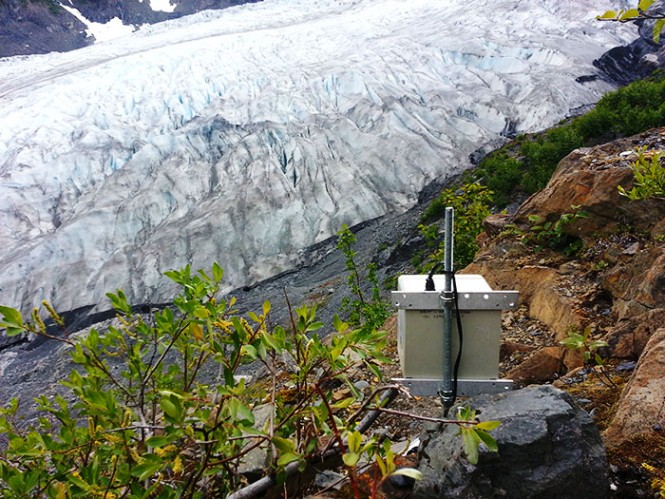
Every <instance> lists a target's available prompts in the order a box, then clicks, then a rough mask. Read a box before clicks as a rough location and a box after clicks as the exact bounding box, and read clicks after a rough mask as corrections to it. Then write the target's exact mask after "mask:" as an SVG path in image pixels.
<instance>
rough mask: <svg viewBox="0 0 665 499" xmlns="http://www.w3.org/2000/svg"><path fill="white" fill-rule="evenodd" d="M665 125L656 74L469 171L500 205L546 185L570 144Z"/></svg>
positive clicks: (662, 89) (664, 93) (663, 95)
mask: <svg viewBox="0 0 665 499" xmlns="http://www.w3.org/2000/svg"><path fill="white" fill-rule="evenodd" d="M663 125H665V78H663V76H662V75H657V76H655V77H653V78H650V79H647V80H640V81H636V82H634V83H631V84H630V85H627V86H625V87H623V88H620V89H618V90H616V91H615V92H610V93H608V94H606V95H605V96H603V97H602V98H601V99H600V101H599V102H598V104H597V105H596V107H595V108H594V109H592V110H591V111H589V112H588V113H586V114H584V115H582V116H579V117H577V118H574V119H572V120H570V121H569V122H568V123H566V124H563V125H559V126H557V127H555V128H552V129H550V130H548V131H547V132H545V133H543V134H539V135H537V136H535V137H531V138H526V139H525V138H524V137H520V138H519V140H516V141H515V142H514V143H511V144H509V145H508V146H506V147H505V148H503V149H501V150H499V151H496V152H494V153H492V154H490V155H488V156H487V157H485V158H484V159H483V160H482V161H481V162H480V163H479V165H478V167H477V168H476V170H475V172H473V173H472V174H470V175H469V176H468V181H479V182H481V183H482V184H484V185H486V186H487V187H488V188H490V189H491V190H492V191H493V192H494V195H493V198H492V202H493V204H494V205H495V206H497V207H499V208H501V207H504V206H506V205H507V204H509V203H510V202H511V201H512V200H513V199H515V196H516V195H518V194H520V193H526V194H530V193H533V192H536V191H538V190H540V189H542V188H543V187H545V186H546V185H547V182H548V181H549V179H550V178H551V176H552V173H553V172H554V170H555V169H556V166H557V164H558V163H559V161H561V159H563V158H564V157H565V156H566V155H568V154H569V153H570V152H571V151H573V150H574V149H577V148H579V147H582V146H585V145H594V144H597V143H601V142H604V141H606V140H611V139H615V138H617V137H621V136H629V135H634V134H637V133H640V132H644V131H646V130H648V129H650V128H654V127H658V126H663Z"/></svg>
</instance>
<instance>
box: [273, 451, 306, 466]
mask: <svg viewBox="0 0 665 499" xmlns="http://www.w3.org/2000/svg"><path fill="white" fill-rule="evenodd" d="M299 459H300V456H299V455H298V454H293V453H290V452H288V453H286V454H281V455H280V456H279V458H278V459H277V466H286V465H287V464H289V463H292V462H294V461H298V460H299Z"/></svg>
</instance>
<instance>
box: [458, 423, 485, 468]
mask: <svg viewBox="0 0 665 499" xmlns="http://www.w3.org/2000/svg"><path fill="white" fill-rule="evenodd" d="M461 431H462V440H463V441H464V453H465V454H466V458H467V460H468V461H469V462H470V463H471V464H478V446H479V445H480V442H481V440H480V437H479V436H478V434H477V433H476V432H475V431H474V429H473V428H461Z"/></svg>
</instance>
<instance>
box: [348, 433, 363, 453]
mask: <svg viewBox="0 0 665 499" xmlns="http://www.w3.org/2000/svg"><path fill="white" fill-rule="evenodd" d="M362 441H363V436H362V435H361V434H360V432H359V431H353V432H351V433H349V434H348V436H347V437H346V445H347V447H348V448H349V451H350V452H358V451H359V450H360V444H361V443H362Z"/></svg>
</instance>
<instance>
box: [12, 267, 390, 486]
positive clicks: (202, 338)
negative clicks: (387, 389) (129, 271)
mask: <svg viewBox="0 0 665 499" xmlns="http://www.w3.org/2000/svg"><path fill="white" fill-rule="evenodd" d="M167 276H168V277H169V278H170V279H172V280H173V281H175V282H176V283H177V284H179V285H180V286H181V292H180V294H179V295H178V296H177V297H176V299H175V300H174V302H173V304H174V309H171V308H166V309H164V310H162V311H160V312H157V313H155V314H154V316H153V317H151V318H150V319H148V320H146V319H144V318H143V317H142V316H140V315H137V314H135V313H134V312H133V311H132V308H131V307H130V305H129V304H128V303H127V300H126V298H125V295H124V294H123V293H122V292H121V291H118V292H117V293H115V294H109V297H110V299H111V301H112V303H113V306H114V308H115V309H116V311H117V314H118V320H119V323H120V325H119V326H118V327H110V328H109V329H108V331H106V332H104V333H102V332H99V331H97V330H94V329H93V330H92V331H91V332H90V333H89V334H88V335H87V336H86V337H84V338H82V339H80V340H74V339H69V338H56V337H54V336H52V335H50V334H49V333H48V332H47V331H46V328H45V327H44V323H43V321H42V320H41V319H40V318H39V315H38V314H37V312H35V313H34V314H33V319H34V320H33V321H32V322H24V320H23V318H22V317H21V315H20V314H19V313H18V312H17V311H16V310H14V309H12V308H9V307H0V318H1V320H0V328H3V329H5V330H6V331H7V332H8V333H9V334H19V333H23V332H29V333H33V334H38V335H41V336H45V337H47V338H51V339H54V340H58V341H61V342H64V343H66V344H67V345H68V346H69V348H70V353H71V358H72V360H73V361H74V362H75V363H76V364H77V365H78V366H79V367H78V369H75V370H73V371H72V372H71V374H70V375H69V378H68V379H67V380H66V381H64V383H63V385H64V386H65V387H67V388H68V390H69V394H67V395H66V396H64V397H63V396H60V395H58V396H56V397H55V398H54V399H51V398H47V397H46V396H41V397H39V398H38V399H37V404H38V406H39V409H40V410H41V411H42V413H43V416H42V417H40V418H39V421H38V423H37V424H36V426H35V427H33V428H22V427H21V425H20V424H19V422H18V421H17V414H18V413H19V402H18V400H12V401H11V402H10V403H9V405H8V406H7V407H5V408H3V409H1V410H0V432H1V433H2V434H3V436H4V437H5V438H6V441H7V443H8V444H7V446H6V448H4V449H3V451H2V452H1V453H0V495H1V496H2V497H5V498H25V497H63V498H69V497H81V498H83V497H85V498H87V497H105V498H107V499H108V498H111V497H137V498H139V497H160V498H162V497H163V498H169V497H173V498H175V497H211V496H215V497H224V496H225V495H226V494H227V493H228V492H229V491H232V490H234V489H237V488H238V487H240V486H241V485H242V483H243V479H242V477H241V476H239V475H238V473H237V466H238V464H239V463H240V461H241V460H242V459H243V458H244V456H246V455H247V454H248V453H249V452H251V451H252V450H253V449H256V448H262V449H265V451H266V456H267V462H266V473H275V472H276V473H278V474H279V473H281V472H283V470H284V468H285V466H287V465H288V464H289V463H292V462H299V463H303V464H304V463H305V460H306V459H307V458H308V457H311V456H315V455H317V452H319V451H320V448H319V445H320V443H321V442H322V440H321V439H323V438H339V439H341V436H342V435H344V434H346V433H347V429H348V431H353V425H354V423H355V418H354V417H350V416H349V412H348V408H349V406H351V405H352V404H354V403H355V402H356V401H357V400H359V399H360V398H361V397H362V395H361V394H359V393H358V391H357V390H356V389H355V388H354V387H353V384H352V383H351V382H350V380H348V379H347V373H348V372H349V369H350V368H351V367H352V366H353V365H354V364H359V363H360V364H365V365H366V366H367V367H368V368H369V369H370V370H371V371H372V372H373V373H375V375H377V376H378V375H380V372H379V371H378V364H377V363H378V362H382V361H385V360H387V359H386V358H385V357H384V355H383V353H382V351H383V349H384V345H385V340H384V334H383V333H380V332H376V331H375V330H366V329H352V328H350V327H349V325H348V324H345V323H343V322H342V321H341V320H339V318H336V319H335V323H334V326H335V330H336V331H337V334H335V335H333V336H332V340H331V341H330V342H329V343H327V344H324V343H323V342H322V341H321V340H319V338H318V336H316V335H315V334H314V335H313V334H312V333H313V332H315V331H317V330H318V329H320V328H321V327H323V324H321V323H320V322H318V321H317V320H316V314H315V310H314V309H312V308H308V307H305V306H303V307H301V308H298V309H297V310H296V313H297V316H296V318H295V320H294V325H293V330H292V331H290V332H288V333H287V331H286V330H285V329H284V328H282V327H280V326H276V327H270V326H269V323H270V320H269V313H270V304H269V303H267V302H266V303H265V304H264V306H263V309H262V311H261V312H260V313H258V314H257V313H252V312H250V313H249V314H248V315H247V317H242V316H240V315H238V314H237V313H236V312H235V311H234V309H233V307H234V301H233V300H228V301H227V300H224V299H221V298H219V287H220V283H221V280H222V269H221V268H220V267H219V265H217V264H215V265H214V266H213V268H212V273H211V274H210V275H208V274H206V273H204V272H201V271H199V272H198V273H196V274H192V273H191V271H190V268H189V266H187V267H185V268H184V269H182V270H178V271H171V272H167ZM51 310H52V309H51ZM53 317H54V319H55V320H56V321H59V318H58V317H57V315H55V314H54V313H53ZM286 359H288V360H286ZM251 362H258V363H260V364H262V365H263V367H264V368H265V370H266V376H265V380H264V382H262V383H254V384H252V385H247V384H245V382H244V381H243V379H242V378H241V377H238V376H237V375H238V373H239V369H240V368H241V367H242V366H243V365H246V364H249V363H251ZM285 363H286V364H285ZM206 365H212V366H215V369H216V370H218V371H219V373H220V377H221V380H220V381H219V382H217V383H214V382H213V383H210V382H206V381H204V380H203V378H202V375H201V373H202V370H203V368H204V366H206ZM335 383H342V384H346V385H347V386H348V387H349V395H348V397H347V398H345V399H342V400H333V399H332V391H331V389H330V387H331V386H333V385H334V384H335ZM261 404H264V405H267V406H268V410H269V414H270V415H269V417H268V420H267V421H266V422H265V424H264V423H261V424H258V422H257V421H256V409H257V407H259V405H261Z"/></svg>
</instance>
